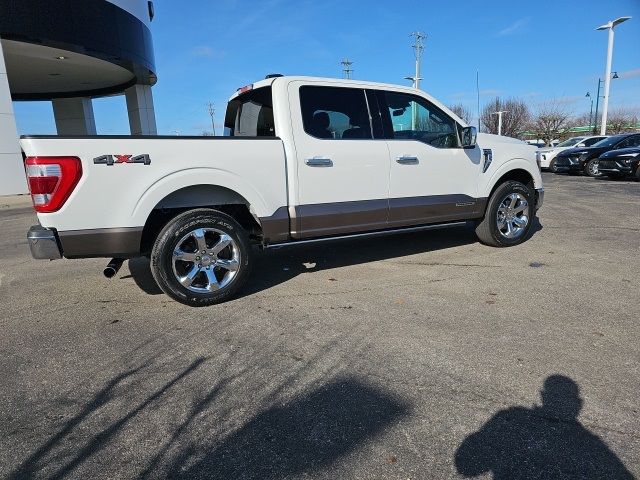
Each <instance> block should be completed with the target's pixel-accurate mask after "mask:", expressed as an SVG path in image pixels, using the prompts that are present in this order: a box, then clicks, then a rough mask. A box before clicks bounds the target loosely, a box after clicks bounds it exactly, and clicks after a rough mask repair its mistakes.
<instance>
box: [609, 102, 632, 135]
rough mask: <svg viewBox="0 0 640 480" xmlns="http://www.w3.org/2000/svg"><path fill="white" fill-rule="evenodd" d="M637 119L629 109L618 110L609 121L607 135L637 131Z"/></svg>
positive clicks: (613, 112)
mask: <svg viewBox="0 0 640 480" xmlns="http://www.w3.org/2000/svg"><path fill="white" fill-rule="evenodd" d="M634 120H635V121H634ZM637 122H638V119H637V117H636V116H635V115H634V114H633V112H632V111H631V110H629V109H627V108H616V109H615V110H613V111H611V113H610V114H609V118H608V119H607V133H614V134H615V133H622V132H628V131H633V130H635V126H636V124H637Z"/></svg>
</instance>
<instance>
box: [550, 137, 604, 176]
mask: <svg viewBox="0 0 640 480" xmlns="http://www.w3.org/2000/svg"><path fill="white" fill-rule="evenodd" d="M605 138H607V137H606V136H604V135H598V136H582V137H573V138H568V139H567V140H565V141H564V142H562V143H559V144H558V145H557V146H555V147H550V148H543V149H540V150H538V152H537V155H538V161H539V162H538V163H539V164H540V168H542V169H543V170H546V169H549V170H551V171H552V172H553V171H555V157H556V155H558V154H559V153H560V152H562V151H564V150H568V149H569V148H581V147H590V146H592V145H593V144H595V143H598V142H599V141H600V140H603V139H605Z"/></svg>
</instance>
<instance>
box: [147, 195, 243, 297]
mask: <svg viewBox="0 0 640 480" xmlns="http://www.w3.org/2000/svg"><path fill="white" fill-rule="evenodd" d="M251 256H252V251H251V244H250V242H249V236H248V234H247V232H246V231H245V230H244V229H243V228H242V227H241V226H240V224H239V223H238V222H236V221H235V220H234V219H233V218H232V217H230V216H229V215H227V214H225V213H222V212H219V211H216V210H210V209H204V208H199V209H195V210H189V211H187V212H184V213H182V214H180V215H178V216H177V217H175V218H174V219H172V220H171V221H170V222H169V223H168V224H167V225H166V226H165V227H164V228H163V229H162V231H161V232H160V233H159V234H158V237H157V238H156V241H155V243H154V245H153V249H152V251H151V272H152V274H153V278H154V279H155V280H156V282H157V283H158V286H159V287H160V288H161V289H162V291H163V292H164V293H166V294H167V295H168V296H170V297H171V298H173V299H174V300H176V301H178V302H180V303H184V304H185V305H189V306H192V307H204V306H208V305H214V304H216V303H220V302H224V301H226V300H229V299H230V298H231V297H232V296H233V295H234V294H235V293H236V292H237V291H238V290H239V289H240V288H242V286H243V285H244V284H245V283H246V281H247V278H248V276H249V270H250V267H251V265H252V258H251Z"/></svg>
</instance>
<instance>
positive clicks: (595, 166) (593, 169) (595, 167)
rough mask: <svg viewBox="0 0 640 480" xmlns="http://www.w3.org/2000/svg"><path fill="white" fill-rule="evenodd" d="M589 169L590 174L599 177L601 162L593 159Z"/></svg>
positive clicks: (588, 166)
mask: <svg viewBox="0 0 640 480" xmlns="http://www.w3.org/2000/svg"><path fill="white" fill-rule="evenodd" d="M587 169H588V170H589V175H590V176H592V177H597V176H598V175H600V162H598V161H597V160H591V161H590V162H589V163H588V164H587Z"/></svg>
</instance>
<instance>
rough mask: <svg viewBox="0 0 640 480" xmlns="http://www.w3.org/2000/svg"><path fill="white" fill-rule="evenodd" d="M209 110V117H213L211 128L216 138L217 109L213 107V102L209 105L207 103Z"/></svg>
mask: <svg viewBox="0 0 640 480" xmlns="http://www.w3.org/2000/svg"><path fill="white" fill-rule="evenodd" d="M207 109H208V111H209V116H210V117H211V128H212V129H213V136H214V137H215V136H216V124H215V121H214V118H215V115H216V107H215V106H214V105H213V102H212V101H211V100H209V103H207Z"/></svg>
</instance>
